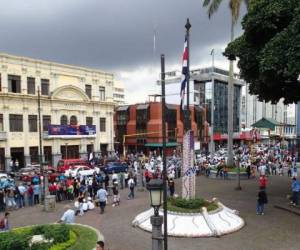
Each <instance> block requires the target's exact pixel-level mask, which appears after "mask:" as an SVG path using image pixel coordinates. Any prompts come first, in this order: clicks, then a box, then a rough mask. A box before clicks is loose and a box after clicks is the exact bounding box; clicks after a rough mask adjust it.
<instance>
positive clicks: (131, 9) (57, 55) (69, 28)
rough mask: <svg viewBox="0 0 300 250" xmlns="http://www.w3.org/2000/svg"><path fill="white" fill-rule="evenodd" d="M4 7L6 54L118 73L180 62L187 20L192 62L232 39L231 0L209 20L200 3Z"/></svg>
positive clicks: (85, 1)
mask: <svg viewBox="0 0 300 250" xmlns="http://www.w3.org/2000/svg"><path fill="white" fill-rule="evenodd" d="M0 2H1V3H2V4H1V6H2V8H1V9H2V11H1V14H0V31H1V36H0V37H1V39H0V50H1V51H2V52H7V53H11V54H16V55H23V56H29V57H33V58H40V59H46V60H51V61H58V62H62V63H67V64H76V65H83V66H89V67H97V68H100V69H103V70H109V71H114V72H116V71H118V70H130V69H132V68H136V67H138V66H143V65H151V64H153V62H154V61H155V62H158V61H159V54H160V53H165V55H166V58H167V61H168V62H172V63H176V62H178V59H179V58H180V54H181V52H182V48H183V40H184V32H185V30H184V24H185V22H186V18H187V17H189V18H190V21H191V23H192V30H191V57H192V58H191V59H192V60H194V61H199V60H200V58H201V57H205V56H207V54H209V52H210V49H211V48H212V46H214V44H224V43H226V42H227V41H228V40H229V30H230V29H229V28H230V26H229V25H230V16H229V15H230V14H229V11H228V6H227V1H225V3H224V4H223V5H222V7H221V9H220V10H219V12H218V13H216V15H215V16H213V18H212V19H211V20H208V18H207V14H206V10H205V9H203V8H202V1H200V0H163V1H162V0H108V1H102V0H26V1H21V0H10V1H6V0H5V1H4V0H3V1H0ZM154 29H156V33H157V36H156V42H157V43H156V54H155V56H153V34H154ZM238 32H240V28H238ZM204 51H205V55H203V53H204ZM206 51H207V52H206Z"/></svg>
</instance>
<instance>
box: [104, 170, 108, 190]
mask: <svg viewBox="0 0 300 250" xmlns="http://www.w3.org/2000/svg"><path fill="white" fill-rule="evenodd" d="M104 185H105V190H106V191H107V190H108V186H109V175H108V173H106V174H105V177H104Z"/></svg>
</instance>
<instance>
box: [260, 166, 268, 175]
mask: <svg viewBox="0 0 300 250" xmlns="http://www.w3.org/2000/svg"><path fill="white" fill-rule="evenodd" d="M266 168H267V167H266V165H264V163H263V164H262V165H260V166H259V167H258V171H259V174H260V175H266Z"/></svg>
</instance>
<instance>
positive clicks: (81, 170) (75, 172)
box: [65, 165, 100, 177]
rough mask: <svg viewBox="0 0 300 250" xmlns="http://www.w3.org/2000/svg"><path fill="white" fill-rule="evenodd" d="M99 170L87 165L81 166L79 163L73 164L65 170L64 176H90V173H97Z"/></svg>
mask: <svg viewBox="0 0 300 250" xmlns="http://www.w3.org/2000/svg"><path fill="white" fill-rule="evenodd" d="M99 171H100V170H99V168H97V167H96V168H94V169H92V168H90V167H88V166H81V165H79V166H73V167H71V168H70V169H68V170H66V171H65V176H66V177H69V176H70V175H71V176H72V177H77V176H86V175H88V176H90V175H93V174H94V173H95V172H96V173H99Z"/></svg>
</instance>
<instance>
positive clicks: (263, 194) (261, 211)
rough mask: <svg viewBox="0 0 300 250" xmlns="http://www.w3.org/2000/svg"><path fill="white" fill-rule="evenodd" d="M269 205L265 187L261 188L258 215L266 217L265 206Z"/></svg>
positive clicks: (257, 207)
mask: <svg viewBox="0 0 300 250" xmlns="http://www.w3.org/2000/svg"><path fill="white" fill-rule="evenodd" d="M267 203H268V197H267V194H266V192H265V189H264V188H263V187H260V191H259V192H258V199H257V206H256V214H257V215H264V209H265V204H267Z"/></svg>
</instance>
